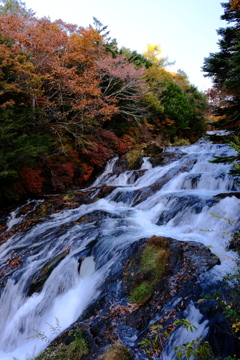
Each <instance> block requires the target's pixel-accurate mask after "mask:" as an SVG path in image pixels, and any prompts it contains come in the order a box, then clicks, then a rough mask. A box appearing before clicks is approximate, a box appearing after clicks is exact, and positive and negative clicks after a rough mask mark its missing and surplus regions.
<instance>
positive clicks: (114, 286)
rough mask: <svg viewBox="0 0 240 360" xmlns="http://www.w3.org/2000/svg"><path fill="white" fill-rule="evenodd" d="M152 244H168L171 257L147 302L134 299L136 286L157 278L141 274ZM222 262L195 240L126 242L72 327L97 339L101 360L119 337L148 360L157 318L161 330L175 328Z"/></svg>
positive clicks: (92, 357)
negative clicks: (148, 342)
mask: <svg viewBox="0 0 240 360" xmlns="http://www.w3.org/2000/svg"><path fill="white" fill-rule="evenodd" d="M149 243H150V244H152V243H163V244H165V245H164V246H166V247H167V248H168V249H170V253H171V255H170V257H169V259H168V261H167V263H166V267H165V270H164V271H163V273H162V276H161V277H160V278H159V279H158V278H157V279H156V281H155V283H154V285H153V292H152V294H151V296H150V297H149V298H148V299H147V300H146V301H145V303H144V304H136V303H131V302H130V301H129V297H130V293H131V289H132V287H133V284H134V283H140V282H141V281H145V280H148V279H149V278H152V277H153V276H156V273H155V274H153V272H151V271H142V273H143V274H141V271H140V269H139V266H140V265H139V261H140V257H141V254H142V253H143V251H144V249H145V248H146V247H147V246H148V244H149ZM218 262H219V260H218V258H217V257H216V256H214V255H213V254H211V252H210V250H209V249H207V248H206V247H204V246H203V245H202V244H200V243H197V242H182V241H177V240H174V239H172V238H162V237H152V238H151V239H149V240H148V241H146V239H142V240H140V241H138V242H135V243H133V244H131V245H128V246H127V247H126V248H125V249H124V250H123V251H122V253H121V254H119V260H118V262H117V263H115V264H114V265H113V266H112V268H111V269H110V272H109V274H108V275H107V277H106V280H105V282H104V284H103V285H102V286H101V287H100V289H99V290H100V295H99V297H98V298H97V300H96V301H95V302H94V303H92V304H91V305H90V306H89V307H88V308H87V309H86V310H85V312H84V313H83V314H82V315H81V317H80V318H79V320H78V321H77V322H76V323H75V324H74V328H75V327H79V328H81V329H84V330H85V331H87V332H89V333H90V335H91V336H92V338H93V339H94V351H95V353H94V354H93V355H92V356H91V357H90V359H92V360H93V359H97V358H98V357H99V356H100V355H101V354H102V353H103V352H104V350H105V349H106V348H107V347H108V346H110V345H111V344H112V343H114V342H116V341H119V340H120V341H121V343H122V344H123V345H125V346H127V347H128V348H129V349H130V350H131V351H132V353H134V355H135V358H136V359H145V357H144V352H143V348H142V347H141V345H140V342H141V341H142V340H144V339H145V338H149V337H151V332H150V325H151V323H154V322H155V321H158V322H159V323H160V324H161V325H162V326H163V329H165V330H168V331H169V332H171V331H172V330H173V329H174V321H175V320H176V319H178V318H183V311H184V310H185V309H186V307H187V306H188V304H190V302H191V301H192V300H196V299H198V298H199V297H200V293H201V291H202V288H201V282H202V281H203V280H201V279H202V275H203V273H205V272H206V271H207V270H208V269H209V268H211V267H213V266H214V265H216V264H217V263H218ZM128 264H131V265H130V267H129V265H128ZM181 299H184V300H181ZM173 304H175V306H173ZM168 308H169V311H167V310H166V309H168ZM71 328H72V327H70V328H69V329H71ZM69 329H68V331H69ZM166 340H167V339H165V340H164V341H166Z"/></svg>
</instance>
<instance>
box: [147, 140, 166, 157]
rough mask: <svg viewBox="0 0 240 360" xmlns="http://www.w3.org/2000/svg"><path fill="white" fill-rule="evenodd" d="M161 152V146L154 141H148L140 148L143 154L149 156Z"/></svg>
mask: <svg viewBox="0 0 240 360" xmlns="http://www.w3.org/2000/svg"><path fill="white" fill-rule="evenodd" d="M162 152H163V148H162V146H161V145H159V144H158V143H156V142H154V141H152V142H150V143H149V144H146V145H145V146H144V147H143V148H142V154H143V156H151V157H152V156H154V155H159V154H160V153H162Z"/></svg>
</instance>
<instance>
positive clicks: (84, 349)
mask: <svg viewBox="0 0 240 360" xmlns="http://www.w3.org/2000/svg"><path fill="white" fill-rule="evenodd" d="M88 352H89V349H88V344H87V342H86V341H85V340H84V339H83V338H82V333H81V331H77V333H76V334H75V335H74V341H73V342H71V343H70V344H69V345H65V344H63V343H62V344H60V345H58V346H56V347H50V348H48V349H46V350H45V351H43V352H42V353H41V354H40V355H38V356H37V357H36V360H63V359H64V360H81V359H82V358H83V357H84V356H85V355H87V354H88Z"/></svg>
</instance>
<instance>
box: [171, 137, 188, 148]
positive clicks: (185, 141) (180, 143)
mask: <svg viewBox="0 0 240 360" xmlns="http://www.w3.org/2000/svg"><path fill="white" fill-rule="evenodd" d="M172 145H173V146H187V145H190V142H189V140H188V139H184V138H183V139H178V137H177V136H174V142H173V144H172Z"/></svg>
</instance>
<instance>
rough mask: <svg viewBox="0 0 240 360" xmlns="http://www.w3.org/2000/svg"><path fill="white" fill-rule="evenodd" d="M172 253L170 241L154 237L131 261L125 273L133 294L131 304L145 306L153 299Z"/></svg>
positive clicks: (129, 291) (129, 290) (127, 285)
mask: <svg viewBox="0 0 240 360" xmlns="http://www.w3.org/2000/svg"><path fill="white" fill-rule="evenodd" d="M170 253H171V251H170V248H169V242H168V240H167V239H166V238H163V237H157V236H153V237H151V238H150V239H149V240H148V241H147V242H146V243H145V246H144V247H143V248H142V249H141V250H139V252H138V253H137V254H136V256H134V257H133V258H132V259H130V261H129V263H128V264H127V267H126V271H125V285H126V289H127V292H128V293H130V294H131V295H130V298H129V300H130V301H131V302H135V303H137V304H143V303H145V302H146V301H147V300H148V299H149V298H150V297H151V295H152V294H153V292H154V286H155V285H156V284H157V283H158V282H159V281H161V279H162V277H163V274H164V271H165V268H166V265H167V263H168V259H169V257H170Z"/></svg>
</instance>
